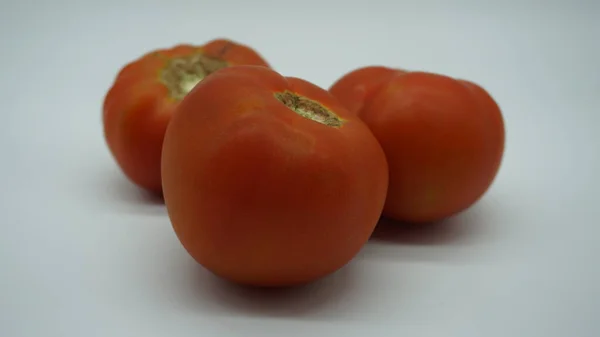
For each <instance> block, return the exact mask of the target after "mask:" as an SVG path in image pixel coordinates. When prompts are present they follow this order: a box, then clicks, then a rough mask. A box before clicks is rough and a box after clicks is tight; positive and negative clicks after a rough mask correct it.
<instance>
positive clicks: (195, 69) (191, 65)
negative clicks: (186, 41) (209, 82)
mask: <svg viewBox="0 0 600 337" xmlns="http://www.w3.org/2000/svg"><path fill="white" fill-rule="evenodd" d="M227 66H228V63H227V62H226V61H224V60H221V59H217V58H212V57H209V56H206V55H204V54H202V53H196V54H192V55H189V56H183V57H178V58H174V59H172V60H170V61H169V62H168V64H167V65H166V66H165V67H164V69H163V70H162V72H161V74H160V79H161V82H162V83H163V84H164V85H165V86H167V88H168V89H169V93H170V95H171V97H173V98H175V99H178V100H181V99H183V98H184V97H185V95H187V94H188V93H189V92H190V91H191V90H192V89H193V88H194V87H195V86H196V84H198V83H200V81H202V80H203V79H204V78H205V77H206V76H208V75H209V74H211V73H213V72H215V71H217V70H219V69H221V68H225V67H227Z"/></svg>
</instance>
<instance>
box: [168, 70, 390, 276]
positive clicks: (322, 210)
mask: <svg viewBox="0 0 600 337" xmlns="http://www.w3.org/2000/svg"><path fill="white" fill-rule="evenodd" d="M234 68H235V69H234ZM282 92H292V93H296V94H299V95H301V96H304V97H308V98H310V99H312V100H314V101H317V102H319V103H320V104H322V105H323V106H325V107H328V108H329V109H330V110H331V111H333V112H335V113H337V115H338V116H340V117H341V119H343V120H344V121H343V125H342V126H341V127H332V126H328V125H324V124H321V123H318V122H315V121H313V120H310V119H307V118H304V117H302V116H300V115H298V114H296V113H295V112H294V111H292V110H290V109H288V107H287V106H285V105H284V104H283V103H282V102H280V101H279V100H278V99H276V98H275V94H276V93H282ZM162 176H163V187H164V197H165V202H166V205H167V209H168V213H169V217H170V219H171V222H172V224H173V228H174V230H175V232H176V234H177V236H178V238H179V240H180V241H181V243H182V244H183V246H184V247H185V249H186V250H187V251H188V252H189V253H190V255H191V256H193V257H194V258H195V259H196V261H198V262H199V263H200V264H202V265H203V266H205V267H206V268H207V269H209V270H210V271H212V272H213V273H215V274H216V275H219V276H221V277H223V278H225V279H228V280H230V281H233V282H236V283H241V284H247V285H254V286H290V285H296V284H302V283H307V282H310V281H313V280H316V279H318V278H320V277H323V276H325V275H327V274H329V273H332V272H334V271H335V270H337V269H339V268H341V267H342V266H344V265H345V264H346V263H347V262H349V261H350V260H351V259H352V257H354V256H355V255H356V254H357V253H358V251H359V250H360V249H361V247H362V246H363V245H364V244H365V243H366V242H367V240H368V238H369V236H370V235H371V233H372V231H373V229H374V227H375V225H376V223H377V221H378V219H379V216H380V214H381V210H382V208H383V205H384V202H385V195H386V191H387V184H388V171H387V163H386V160H385V155H384V153H383V150H382V149H381V147H380V145H379V144H378V142H377V140H376V139H375V137H374V136H373V135H372V133H371V132H370V131H369V129H368V128H367V126H366V125H365V124H364V123H363V122H362V121H361V120H360V119H359V118H357V116H355V115H353V114H351V113H349V112H348V111H347V110H346V109H344V108H343V107H342V106H341V105H340V104H339V103H338V102H337V101H336V100H335V99H334V98H333V97H332V96H331V95H330V94H329V93H328V92H327V91H326V90H323V89H321V88H318V87H316V86H315V85H313V84H310V83H308V82H306V81H303V80H301V79H297V78H290V77H287V78H286V77H283V76H281V75H280V74H278V73H276V72H274V71H272V70H270V69H267V68H261V67H252V66H239V67H231V68H226V69H222V70H219V71H218V72H216V73H214V74H213V75H211V76H210V78H207V79H206V80H205V81H204V82H202V83H200V84H199V85H198V86H197V87H196V88H195V89H194V90H193V91H192V92H191V93H190V94H189V95H188V96H187V97H186V98H185V99H184V100H183V102H182V103H181V105H180V106H179V108H178V110H177V112H176V113H175V114H174V117H173V119H172V122H171V124H170V125H169V127H168V130H167V134H166V137H165V143H164V148H163V160H162Z"/></svg>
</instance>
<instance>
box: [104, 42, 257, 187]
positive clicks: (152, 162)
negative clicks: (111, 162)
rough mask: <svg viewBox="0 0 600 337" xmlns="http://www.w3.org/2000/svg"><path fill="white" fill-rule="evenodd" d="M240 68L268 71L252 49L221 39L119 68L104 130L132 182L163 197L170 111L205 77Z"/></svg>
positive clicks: (146, 57) (180, 47)
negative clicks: (164, 146) (163, 154)
mask: <svg viewBox="0 0 600 337" xmlns="http://www.w3.org/2000/svg"><path fill="white" fill-rule="evenodd" d="M239 64H251V65H260V66H265V67H268V64H267V63H266V61H264V60H263V59H262V58H261V57H260V56H259V55H258V54H257V53H256V52H255V51H254V50H252V49H251V48H250V47H247V46H244V45H241V44H238V43H235V42H232V41H229V40H223V39H218V40H213V41H210V42H209V43H207V44H205V45H203V46H192V45H177V46H175V47H172V48H169V49H160V50H155V51H152V52H150V53H147V54H146V55H144V56H142V57H140V58H139V59H136V60H134V61H132V62H131V63H129V64H127V65H126V66H125V67H124V68H123V69H121V71H120V72H119V74H118V75H117V77H116V79H115V81H114V83H113V85H112V87H111V88H110V90H109V91H108V93H107V95H106V97H105V99H104V106H103V127H104V136H105V139H106V142H107V144H108V148H109V150H110V152H111V154H112V156H113V158H114V159H115V160H116V162H117V164H118V165H119V167H120V168H121V170H122V171H123V172H124V174H125V175H126V176H127V177H128V178H129V179H130V180H131V181H132V182H134V183H135V184H137V185H138V186H140V187H142V188H144V189H147V190H150V191H152V192H156V193H160V192H161V190H162V188H161V178H160V156H161V149H162V142H163V138H164V134H165V130H166V128H167V125H168V123H169V120H170V119H171V114H172V112H173V111H174V109H175V108H176V107H177V105H178V104H179V102H180V101H181V99H182V98H183V97H184V96H185V95H186V94H187V93H188V92H189V91H190V90H191V89H192V88H193V87H194V85H196V84H197V83H198V82H200V81H201V80H202V79H203V78H204V77H205V76H208V75H209V74H210V73H212V72H214V71H216V70H218V69H220V68H223V67H227V66H231V65H239Z"/></svg>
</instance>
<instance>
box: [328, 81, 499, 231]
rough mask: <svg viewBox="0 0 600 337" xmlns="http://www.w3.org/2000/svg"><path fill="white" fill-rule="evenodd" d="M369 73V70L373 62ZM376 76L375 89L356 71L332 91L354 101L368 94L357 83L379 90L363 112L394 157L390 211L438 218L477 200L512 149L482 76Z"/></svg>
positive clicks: (405, 217) (410, 218) (406, 217)
mask: <svg viewBox="0 0 600 337" xmlns="http://www.w3.org/2000/svg"><path fill="white" fill-rule="evenodd" d="M365 72H366V74H365ZM362 75H363V77H369V74H368V71H365V70H363V72H362ZM371 76H372V77H377V75H371ZM370 81H371V82H376V83H377V85H376V86H377V87H376V88H375V89H373V88H371V89H369V88H368V86H369V84H368V83H367V84H365V83H366V82H365V81H364V80H363V79H362V78H360V77H359V76H356V74H352V73H351V74H350V75H347V76H345V77H344V78H342V79H341V80H340V81H338V82H337V83H336V84H334V86H332V88H330V92H332V93H333V94H334V96H336V97H337V98H338V99H339V100H340V101H341V102H342V104H345V105H346V106H356V104H357V103H356V102H355V101H356V100H359V101H360V97H359V98H358V99H357V98H356V96H355V97H353V94H352V90H353V89H352V88H356V87H361V86H362V87H364V86H367V89H366V90H367V91H369V90H370V92H371V94H370V96H369V97H367V98H365V99H364V101H362V102H360V106H361V108H360V110H359V111H358V112H357V113H358V114H359V116H360V118H361V119H362V120H364V121H365V122H366V123H367V125H368V126H369V128H370V129H371V131H372V132H373V133H374V134H375V136H376V137H377V139H378V140H379V142H380V144H381V146H382V147H383V149H384V151H385V153H386V157H387V160H388V164H389V170H390V186H389V188H388V196H387V199H386V205H385V209H384V215H385V216H387V217H389V218H393V219H396V220H400V221H405V222H431V221H438V220H441V219H443V218H445V217H448V216H451V215H453V214H455V213H458V212H460V211H462V210H464V209H466V208H468V207H470V206H471V205H472V204H474V203H475V202H476V201H477V200H478V199H479V198H480V197H481V196H482V195H483V194H484V193H485V192H486V191H487V190H488V189H489V187H490V185H491V184H492V182H493V180H494V179H495V177H496V175H497V173H498V170H499V167H500V164H501V160H502V156H503V152H504V141H505V140H504V134H505V130H504V121H503V118H502V114H501V111H500V108H499V107H498V105H497V104H496V102H495V101H494V100H493V98H492V97H491V96H490V95H489V93H487V91H485V90H484V89H483V88H482V87H481V86H479V85H477V84H475V83H472V82H469V81H464V80H458V79H454V78H450V77H448V76H444V75H440V74H433V73H426V72H408V71H398V72H396V73H395V74H394V75H392V76H390V75H389V73H387V74H386V76H385V79H384V80H383V83H381V81H379V82H377V80H375V79H373V78H370ZM340 83H342V84H343V86H344V87H343V88H342V87H341V85H340ZM353 100H355V101H353Z"/></svg>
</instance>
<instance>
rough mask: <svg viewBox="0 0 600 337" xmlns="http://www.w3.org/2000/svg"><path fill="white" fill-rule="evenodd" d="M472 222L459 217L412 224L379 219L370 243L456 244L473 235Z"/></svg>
mask: <svg viewBox="0 0 600 337" xmlns="http://www.w3.org/2000/svg"><path fill="white" fill-rule="evenodd" d="M472 220H473V219H471V221H469V220H465V219H464V217H463V216H460V215H459V216H454V217H451V218H448V219H444V220H442V221H438V222H430V223H420V224H414V223H403V222H398V221H395V220H392V219H388V218H381V219H380V220H379V223H378V224H377V227H376V228H375V231H374V232H373V234H372V235H371V238H370V241H374V242H377V241H378V242H386V243H394V244H404V245H447V244H450V245H451V244H458V243H460V242H465V241H466V240H467V239H468V238H469V236H470V235H472V234H473V232H472V230H474V228H473V226H474V223H473V221H472Z"/></svg>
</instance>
